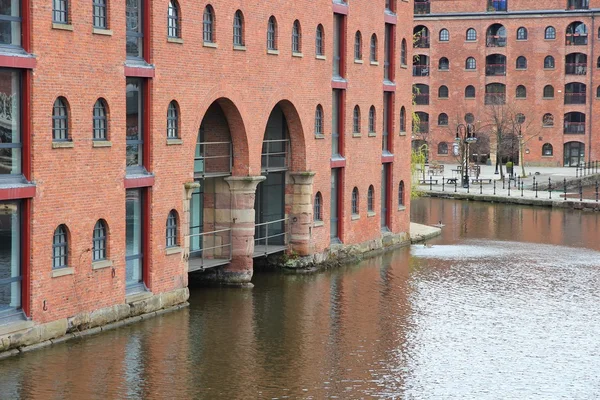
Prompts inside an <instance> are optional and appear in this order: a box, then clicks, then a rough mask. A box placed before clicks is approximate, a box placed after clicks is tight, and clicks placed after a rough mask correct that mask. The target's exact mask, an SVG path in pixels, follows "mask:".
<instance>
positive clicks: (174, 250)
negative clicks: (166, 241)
mask: <svg viewBox="0 0 600 400" xmlns="http://www.w3.org/2000/svg"><path fill="white" fill-rule="evenodd" d="M182 251H183V248H181V247H179V246H174V247H167V248H166V249H165V253H166V254H167V255H168V256H170V255H171V254H179V253H181V252H182Z"/></svg>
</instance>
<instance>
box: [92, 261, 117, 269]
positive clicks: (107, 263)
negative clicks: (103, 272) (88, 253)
mask: <svg viewBox="0 0 600 400" xmlns="http://www.w3.org/2000/svg"><path fill="white" fill-rule="evenodd" d="M112 266H113V262H112V261H111V260H98V261H93V262H92V269H93V270H97V269H104V268H108V267H112Z"/></svg>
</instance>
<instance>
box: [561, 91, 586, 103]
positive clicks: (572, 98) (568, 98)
mask: <svg viewBox="0 0 600 400" xmlns="http://www.w3.org/2000/svg"><path fill="white" fill-rule="evenodd" d="M585 98H586V93H585V92H579V93H565V104H585Z"/></svg>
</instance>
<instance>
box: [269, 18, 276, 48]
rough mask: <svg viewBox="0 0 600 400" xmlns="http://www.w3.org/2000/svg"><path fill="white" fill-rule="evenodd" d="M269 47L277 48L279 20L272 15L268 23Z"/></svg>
mask: <svg viewBox="0 0 600 400" xmlns="http://www.w3.org/2000/svg"><path fill="white" fill-rule="evenodd" d="M267 49H269V50H277V21H276V20H275V17H274V16H272V15H271V17H270V18H269V23H268V25H267Z"/></svg>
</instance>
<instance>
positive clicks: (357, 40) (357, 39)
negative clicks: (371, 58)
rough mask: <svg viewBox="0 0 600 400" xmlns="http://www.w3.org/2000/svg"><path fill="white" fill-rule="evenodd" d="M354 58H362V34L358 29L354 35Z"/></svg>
mask: <svg viewBox="0 0 600 400" xmlns="http://www.w3.org/2000/svg"><path fill="white" fill-rule="evenodd" d="M354 59H355V60H362V35H361V33H360V31H356V34H355V35H354Z"/></svg>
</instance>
